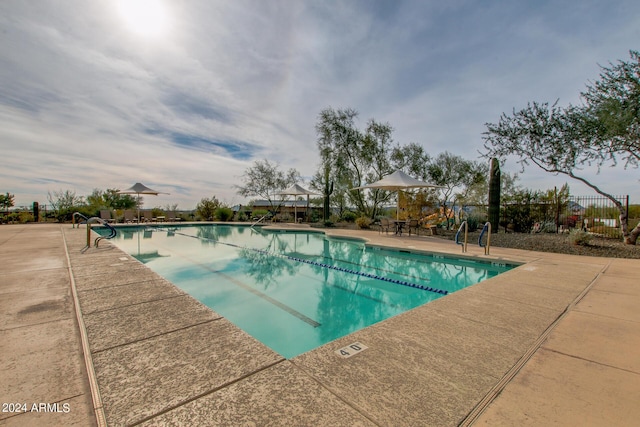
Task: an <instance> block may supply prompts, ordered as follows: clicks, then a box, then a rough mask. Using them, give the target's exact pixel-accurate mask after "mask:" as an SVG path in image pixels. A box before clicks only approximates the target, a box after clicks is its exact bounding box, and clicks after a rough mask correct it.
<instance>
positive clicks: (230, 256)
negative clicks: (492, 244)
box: [96, 225, 513, 358]
mask: <svg viewBox="0 0 640 427" xmlns="http://www.w3.org/2000/svg"><path fill="white" fill-rule="evenodd" d="M96 231H99V229H96ZM112 241H113V242H114V243H115V244H116V245H117V246H118V247H120V248H121V249H122V250H124V251H125V252H127V253H129V254H131V255H132V256H134V257H136V258H137V259H138V260H140V261H141V262H143V263H145V264H146V265H147V266H148V267H149V268H151V269H152V270H154V271H155V272H157V273H158V274H160V275H161V276H163V277H165V278H166V279H168V280H169V281H171V282H172V283H174V284H175V285H177V286H178V287H180V288H181V289H183V290H184V291H185V292H187V293H189V294H190V295H192V296H193V297H194V298H196V299H198V300H199V301H201V302H202V303H204V304H205V305H207V306H208V307H210V308H211V309H212V310H214V311H216V312H217V313H219V314H221V315H222V316H224V317H225V318H227V319H229V320H230V321H231V322H233V323H234V324H236V325H237V326H238V327H240V328H241V329H243V330H244V331H246V332H247V333H249V334H250V335H252V336H253V337H255V338H257V339H258V340H260V341H261V342H263V343H264V344H266V345H267V346H269V347H270V348H272V349H273V350H275V351H277V352H278V353H280V354H281V355H283V356H284V357H287V358H292V357H295V356H297V355H299V354H302V353H304V352H306V351H308V350H311V349H313V348H316V347H318V346H320V345H322V344H325V343H327V342H329V341H332V340H334V339H336V338H339V337H342V336H344V335H347V334H349V333H351V332H354V331H357V330H359V329H361V328H364V327H366V326H369V325H372V324H374V323H376V322H379V321H382V320H384V319H387V318H389V317H391V316H395V315H397V314H400V313H402V312H404V311H407V310H410V309H412V308H415V307H417V306H420V305H422V304H425V303H427V302H429V301H433V300H434V299H437V298H441V297H443V296H445V295H446V294H447V293H451V292H455V291H457V290H459V289H462V288H465V287H467V286H470V285H472V284H475V283H478V282H480V281H482V280H485V279H488V278H491V277H493V276H496V275H497V274H500V273H502V272H504V271H507V270H508V269H510V268H512V267H513V266H509V265H493V264H491V263H481V262H475V261H469V260H464V259H455V258H449V257H444V256H440V255H429V254H417V253H410V252H405V251H393V250H386V249H381V248H376V247H369V246H365V244H364V243H363V242H361V241H357V240H351V239H335V238H329V237H326V236H325V235H324V234H323V233H317V232H270V231H266V230H262V229H260V228H255V229H252V228H250V227H246V226H227V225H199V226H178V227H170V228H167V227H146V228H145V227H126V228H124V227H123V228H118V235H117V236H116V237H115V238H114V239H113V240H112Z"/></svg>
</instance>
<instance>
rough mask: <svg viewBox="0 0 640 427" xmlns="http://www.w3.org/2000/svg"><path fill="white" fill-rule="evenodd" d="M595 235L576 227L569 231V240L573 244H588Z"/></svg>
mask: <svg viewBox="0 0 640 427" xmlns="http://www.w3.org/2000/svg"><path fill="white" fill-rule="evenodd" d="M592 238H593V236H592V235H591V234H589V233H588V232H586V231H584V230H581V229H579V228H574V229H573V230H571V231H570V232H569V242H571V244H573V245H580V246H587V245H588V244H589V243H590V242H591V239H592Z"/></svg>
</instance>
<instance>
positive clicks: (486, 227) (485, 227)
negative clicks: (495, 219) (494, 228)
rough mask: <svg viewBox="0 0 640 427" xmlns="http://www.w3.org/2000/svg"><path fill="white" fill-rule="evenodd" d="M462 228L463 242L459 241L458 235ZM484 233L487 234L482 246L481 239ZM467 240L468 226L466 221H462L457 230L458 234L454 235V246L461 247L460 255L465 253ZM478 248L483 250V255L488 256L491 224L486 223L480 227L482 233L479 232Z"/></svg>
mask: <svg viewBox="0 0 640 427" xmlns="http://www.w3.org/2000/svg"><path fill="white" fill-rule="evenodd" d="M463 228H464V241H460V234H461V233H462V229H463ZM485 233H486V234H487V241H486V243H485V244H482V238H483V237H484V235H485ZM468 240H469V225H468V224H467V221H462V224H460V228H458V232H457V233H456V244H457V245H462V253H465V252H467V242H468ZM478 246H480V247H481V248H484V254H485V255H489V250H490V247H491V223H490V222H489V221H487V222H486V223H485V224H484V225H483V226H482V231H481V232H480V237H479V238H478Z"/></svg>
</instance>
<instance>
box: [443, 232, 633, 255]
mask: <svg viewBox="0 0 640 427" xmlns="http://www.w3.org/2000/svg"><path fill="white" fill-rule="evenodd" d="M438 232H439V235H438V237H440V238H443V239H449V240H453V239H454V238H455V231H447V230H438ZM479 235H480V233H479V232H477V231H476V232H473V233H469V242H474V243H476V242H477V241H478V237H479ZM491 246H499V247H501V248H512V249H525V250H529V251H540V252H555V253H562V254H570V255H586V256H598V257H610V258H635V259H640V245H637V244H636V245H625V244H624V243H623V242H622V240H617V239H609V238H602V237H595V236H594V237H593V239H592V240H591V242H590V244H588V245H574V244H572V243H571V242H570V241H569V236H568V235H567V234H551V233H535V234H528V233H504V232H499V233H495V234H492V235H491Z"/></svg>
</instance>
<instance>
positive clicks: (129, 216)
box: [124, 209, 138, 223]
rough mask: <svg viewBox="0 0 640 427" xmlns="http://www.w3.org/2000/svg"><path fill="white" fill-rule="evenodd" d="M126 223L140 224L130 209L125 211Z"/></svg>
mask: <svg viewBox="0 0 640 427" xmlns="http://www.w3.org/2000/svg"><path fill="white" fill-rule="evenodd" d="M124 222H126V223H131V222H138V217H137V216H136V214H135V212H133V211H132V210H130V209H127V210H125V211H124Z"/></svg>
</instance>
